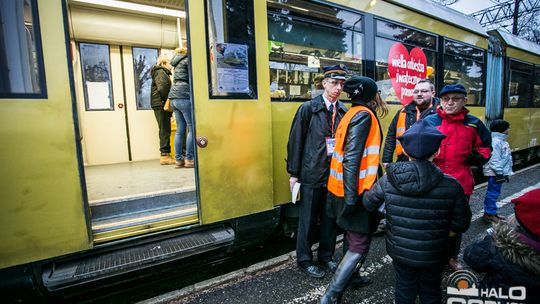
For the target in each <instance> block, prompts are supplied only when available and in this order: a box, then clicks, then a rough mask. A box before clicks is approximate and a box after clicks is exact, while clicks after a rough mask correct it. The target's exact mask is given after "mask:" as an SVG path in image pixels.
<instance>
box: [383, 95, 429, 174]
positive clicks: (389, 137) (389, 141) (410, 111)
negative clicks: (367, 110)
mask: <svg viewBox="0 0 540 304" xmlns="http://www.w3.org/2000/svg"><path fill="white" fill-rule="evenodd" d="M438 104H439V99H438V98H433V105H432V106H431V107H429V108H427V109H425V110H424V111H422V112H421V113H420V119H424V118H425V117H426V116H428V115H431V114H435V113H436V109H437V105H438ZM403 109H404V110H405V113H406V115H405V129H406V130H408V129H409V128H410V127H411V126H412V125H413V124H414V123H415V122H416V105H415V103H414V101H413V102H411V103H409V104H408V105H406V106H405V107H404V108H403ZM401 110H402V109H399V111H397V113H396V115H395V116H394V119H392V122H391V123H390V125H389V126H388V133H386V139H385V140H384V151H383V157H382V162H383V163H391V162H393V158H394V151H395V150H396V126H397V122H398V118H399V113H401ZM408 159H409V158H408V157H407V156H405V155H401V156H398V159H397V161H406V160H408Z"/></svg>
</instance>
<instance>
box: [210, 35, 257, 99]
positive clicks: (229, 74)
mask: <svg viewBox="0 0 540 304" xmlns="http://www.w3.org/2000/svg"><path fill="white" fill-rule="evenodd" d="M215 52H216V55H215V58H216V59H217V85H218V86H217V89H218V92H220V93H249V69H248V67H249V62H248V53H247V52H248V47H247V45H244V44H234V43H217V44H216V50H215Z"/></svg>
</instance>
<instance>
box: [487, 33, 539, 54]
mask: <svg viewBox="0 0 540 304" xmlns="http://www.w3.org/2000/svg"><path fill="white" fill-rule="evenodd" d="M494 31H495V32H497V34H498V35H499V37H501V38H502V39H503V40H504V42H505V43H506V44H507V45H509V46H512V47H515V48H517V49H520V50H523V51H525V52H529V53H533V54H536V55H539V56H540V45H538V44H536V43H534V42H532V41H529V40H525V39H523V38H519V37H518V36H515V35H512V34H510V33H507V32H504V31H501V30H494ZM490 33H492V32H490Z"/></svg>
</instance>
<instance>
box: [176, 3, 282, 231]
mask: <svg viewBox="0 0 540 304" xmlns="http://www.w3.org/2000/svg"><path fill="white" fill-rule="evenodd" d="M186 11H187V13H188V14H187V15H188V16H187V20H188V45H189V50H190V56H191V57H190V58H191V75H192V77H191V79H192V101H193V108H194V118H195V132H196V142H197V145H198V147H197V160H198V161H197V171H196V172H197V177H198V178H197V180H198V190H199V207H200V209H199V210H200V211H199V212H200V221H201V223H202V224H207V223H212V222H217V221H221V220H225V219H230V218H234V217H239V216H244V215H249V214H253V213H257V212H261V211H266V210H270V209H272V208H273V192H272V189H273V185H272V134H271V132H272V131H271V130H272V129H271V128H272V126H271V107H270V96H269V90H268V88H267V84H268V83H269V79H268V77H269V68H268V56H266V53H265V52H266V50H267V48H268V46H267V42H266V41H267V40H266V35H267V26H266V18H267V17H266V3H265V1H254V0H249V1H245V0H204V1H186Z"/></svg>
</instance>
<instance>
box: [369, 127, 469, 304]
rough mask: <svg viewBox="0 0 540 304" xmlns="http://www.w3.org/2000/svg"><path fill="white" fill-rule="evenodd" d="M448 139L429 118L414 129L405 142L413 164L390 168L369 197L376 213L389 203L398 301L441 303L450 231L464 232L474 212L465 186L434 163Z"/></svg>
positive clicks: (389, 236) (390, 246)
mask: <svg viewBox="0 0 540 304" xmlns="http://www.w3.org/2000/svg"><path fill="white" fill-rule="evenodd" d="M443 138H445V135H444V134H442V133H441V132H440V131H439V130H437V128H435V127H433V126H431V125H429V124H428V123H427V122H425V121H424V120H419V121H417V122H416V123H415V124H414V125H413V126H411V127H410V128H409V129H408V130H407V131H406V132H405V133H404V134H403V136H400V137H399V138H398V140H399V141H400V143H401V145H402V147H403V150H404V152H405V153H406V155H407V156H409V158H410V160H411V161H410V162H398V163H394V164H390V165H389V166H388V168H387V170H386V174H385V175H384V176H383V177H382V178H381V179H380V180H379V181H378V182H377V183H376V184H375V185H374V186H373V188H372V189H371V190H370V191H369V192H367V193H365V194H364V198H363V204H364V206H365V208H366V209H367V210H368V211H374V210H377V209H378V208H379V206H381V204H382V203H383V202H386V218H387V230H386V251H387V252H388V254H389V255H390V257H391V258H392V259H393V264H394V270H395V276H396V286H395V303H396V304H403V303H407V304H412V303H415V300H416V297H417V295H418V296H419V297H420V301H421V303H441V301H442V293H441V286H440V285H441V278H442V271H443V268H444V265H445V264H446V262H447V261H448V238H449V233H450V231H453V232H458V233H462V232H465V231H466V230H467V229H468V228H469V225H470V220H471V211H470V208H469V205H468V202H467V199H466V197H465V194H464V193H463V188H462V187H461V185H460V184H459V182H458V181H457V180H455V179H454V178H453V177H451V176H449V175H446V174H444V173H443V172H442V171H441V170H440V169H439V168H437V166H435V165H434V164H433V163H432V162H431V161H432V160H433V158H434V157H435V156H436V155H437V153H438V150H439V146H440V143H441V141H442V140H443Z"/></svg>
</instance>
